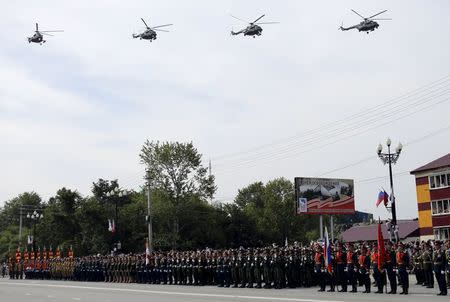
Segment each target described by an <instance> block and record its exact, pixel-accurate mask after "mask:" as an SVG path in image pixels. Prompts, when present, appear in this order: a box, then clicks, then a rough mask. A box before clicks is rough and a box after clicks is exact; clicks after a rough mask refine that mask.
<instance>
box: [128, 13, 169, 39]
mask: <svg viewBox="0 0 450 302" xmlns="http://www.w3.org/2000/svg"><path fill="white" fill-rule="evenodd" d="M141 20H142V22H144V24H145V27H146V28H147V29H146V30H145V31H144V32H143V33H140V34H138V35H135V34H133V38H134V39H136V38H139V39H140V40H142V39H144V40H149V41H150V42H152V41H153V40H156V31H165V32H169V31H168V30H165V29H159V28H160V27H165V26H171V25H173V24H164V25H158V26H154V27H148V25H147V23H145V21H144V19H142V18H141Z"/></svg>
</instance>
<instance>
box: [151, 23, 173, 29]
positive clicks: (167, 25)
mask: <svg viewBox="0 0 450 302" xmlns="http://www.w3.org/2000/svg"><path fill="white" fill-rule="evenodd" d="M171 25H173V24H164V25H158V26H154V27H151V29H155V28H160V27H165V26H171Z"/></svg>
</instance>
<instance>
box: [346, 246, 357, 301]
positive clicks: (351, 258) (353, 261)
mask: <svg viewBox="0 0 450 302" xmlns="http://www.w3.org/2000/svg"><path fill="white" fill-rule="evenodd" d="M347 250H348V251H347V267H346V269H347V281H348V284H349V285H351V286H352V290H351V292H352V293H356V292H357V288H356V282H357V274H356V272H357V270H358V256H357V255H356V253H355V252H354V249H353V245H352V244H348V246H347ZM344 289H345V290H347V284H345V286H344Z"/></svg>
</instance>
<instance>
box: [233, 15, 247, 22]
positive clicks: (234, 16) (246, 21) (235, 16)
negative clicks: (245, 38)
mask: <svg viewBox="0 0 450 302" xmlns="http://www.w3.org/2000/svg"><path fill="white" fill-rule="evenodd" d="M230 16H231V17H233V18H235V19H237V20H239V21H242V22H245V23H249V22H248V21H245V20H242V19H241V18H238V17H236V16H233V15H232V14H230Z"/></svg>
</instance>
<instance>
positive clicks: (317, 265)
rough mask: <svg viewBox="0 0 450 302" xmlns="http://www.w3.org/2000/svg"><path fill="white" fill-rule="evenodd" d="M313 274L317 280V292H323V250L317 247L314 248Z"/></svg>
mask: <svg viewBox="0 0 450 302" xmlns="http://www.w3.org/2000/svg"><path fill="white" fill-rule="evenodd" d="M314 272H315V274H316V279H317V280H319V285H320V288H319V292H323V291H325V282H326V281H325V259H324V257H323V250H322V248H321V247H320V246H319V245H317V246H316V253H315V255H314Z"/></svg>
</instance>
